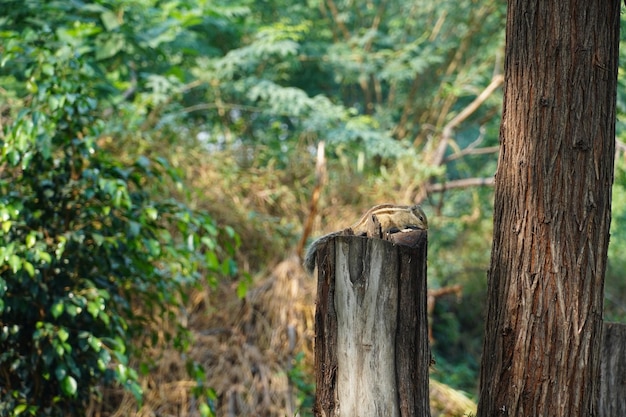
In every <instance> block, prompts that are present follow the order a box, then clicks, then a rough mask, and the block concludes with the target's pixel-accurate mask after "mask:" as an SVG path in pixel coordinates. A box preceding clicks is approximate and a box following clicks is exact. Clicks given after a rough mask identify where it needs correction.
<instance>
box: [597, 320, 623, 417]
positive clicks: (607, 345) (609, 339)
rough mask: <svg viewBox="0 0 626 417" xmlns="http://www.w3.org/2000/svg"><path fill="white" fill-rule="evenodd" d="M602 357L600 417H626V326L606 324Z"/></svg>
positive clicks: (603, 333) (603, 334)
mask: <svg viewBox="0 0 626 417" xmlns="http://www.w3.org/2000/svg"><path fill="white" fill-rule="evenodd" d="M600 357H601V363H602V365H601V367H600V398H599V400H598V417H614V416H626V324H619V323H605V324H604V329H603V332H602V351H601V354H600Z"/></svg>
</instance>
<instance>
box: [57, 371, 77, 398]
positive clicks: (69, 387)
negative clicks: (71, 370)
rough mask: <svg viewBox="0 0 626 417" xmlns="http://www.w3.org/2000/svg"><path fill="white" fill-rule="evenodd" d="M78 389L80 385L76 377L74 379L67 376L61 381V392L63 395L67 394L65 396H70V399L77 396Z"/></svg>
mask: <svg viewBox="0 0 626 417" xmlns="http://www.w3.org/2000/svg"><path fill="white" fill-rule="evenodd" d="M77 388H78V384H77V383H76V380H75V379H74V377H72V376H71V375H67V376H66V377H65V378H63V380H62V381H61V390H62V391H63V393H65V395H68V396H70V397H73V396H75V395H76V389H77Z"/></svg>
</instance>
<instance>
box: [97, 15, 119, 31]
mask: <svg viewBox="0 0 626 417" xmlns="http://www.w3.org/2000/svg"><path fill="white" fill-rule="evenodd" d="M100 19H101V20H102V24H103V25H104V28H105V29H106V30H107V31H109V32H111V31H112V30H115V29H117V28H118V27H120V22H119V21H118V20H117V16H116V15H115V13H113V12H111V11H109V10H107V11H105V12H102V13H101V14H100Z"/></svg>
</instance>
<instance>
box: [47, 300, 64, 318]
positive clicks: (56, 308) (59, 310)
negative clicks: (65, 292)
mask: <svg viewBox="0 0 626 417" xmlns="http://www.w3.org/2000/svg"><path fill="white" fill-rule="evenodd" d="M63 311H65V304H63V302H62V301H57V302H56V303H54V304H52V308H51V309H50V313H51V314H52V317H54V318H55V319H57V318H59V316H60V315H61V314H63Z"/></svg>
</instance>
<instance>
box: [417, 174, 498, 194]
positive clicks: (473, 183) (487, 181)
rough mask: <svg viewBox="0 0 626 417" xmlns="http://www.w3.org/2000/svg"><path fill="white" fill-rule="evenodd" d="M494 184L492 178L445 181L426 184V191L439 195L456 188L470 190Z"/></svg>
mask: <svg viewBox="0 0 626 417" xmlns="http://www.w3.org/2000/svg"><path fill="white" fill-rule="evenodd" d="M494 183H495V178H494V177H487V178H480V177H478V178H464V179H461V180H453V181H447V182H444V183H441V184H428V185H427V186H426V190H427V191H428V192H429V193H440V192H443V191H447V190H452V189H456V188H470V187H479V186H484V187H493V185H494Z"/></svg>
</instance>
